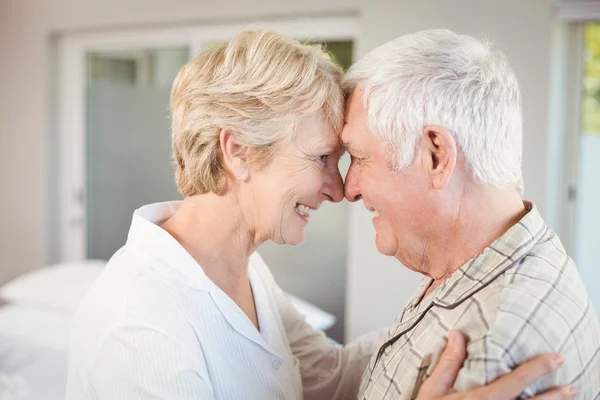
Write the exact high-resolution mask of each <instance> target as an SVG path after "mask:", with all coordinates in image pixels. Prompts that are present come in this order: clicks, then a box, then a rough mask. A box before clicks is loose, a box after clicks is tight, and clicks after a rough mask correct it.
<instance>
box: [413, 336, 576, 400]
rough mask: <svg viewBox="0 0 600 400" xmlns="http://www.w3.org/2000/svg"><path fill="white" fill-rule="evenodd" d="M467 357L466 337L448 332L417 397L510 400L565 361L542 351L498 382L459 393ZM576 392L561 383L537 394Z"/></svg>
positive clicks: (558, 397) (565, 399) (550, 397)
mask: <svg viewBox="0 0 600 400" xmlns="http://www.w3.org/2000/svg"><path fill="white" fill-rule="evenodd" d="M466 356H467V344H466V340H465V337H464V336H463V334H462V333H460V332H458V331H451V332H450V333H449V334H448V344H447V345H446V349H445V350H444V352H443V353H442V356H441V357H440V360H439V361H438V363H437V365H436V366H435V368H434V369H433V372H432V374H431V376H430V377H429V378H428V379H427V380H426V381H425V382H424V383H423V385H422V386H421V389H420V390H419V395H418V396H417V400H433V399H444V400H459V399H468V400H480V399H481V400H484V399H485V400H507V399H514V398H516V397H519V396H520V395H521V393H522V392H523V390H525V388H526V387H527V386H529V385H531V384H533V383H535V382H536V381H537V380H539V379H540V378H542V377H543V376H545V375H548V374H549V373H551V372H553V371H555V370H556V369H558V367H560V366H561V365H562V363H563V360H562V358H561V357H560V356H559V355H558V354H543V355H540V356H537V357H535V358H533V359H531V360H529V361H527V362H525V363H523V364H521V365H520V366H519V367H517V368H516V369H515V370H514V371H511V372H509V373H508V374H506V375H503V376H501V377H500V378H498V379H496V380H495V381H493V382H491V383H489V384H488V385H487V386H483V387H480V388H477V389H473V390H470V391H468V392H462V393H457V392H455V391H454V390H453V389H452V387H453V386H454V381H455V380H456V377H457V375H458V371H459V370H460V368H461V367H462V364H463V362H464V360H465V358H466ZM576 395H577V391H576V389H575V388H574V387H571V386H562V387H558V388H554V389H551V390H548V391H547V392H545V393H542V394H538V395H536V396H535V397H533V399H537V400H570V399H574V398H575V396H576Z"/></svg>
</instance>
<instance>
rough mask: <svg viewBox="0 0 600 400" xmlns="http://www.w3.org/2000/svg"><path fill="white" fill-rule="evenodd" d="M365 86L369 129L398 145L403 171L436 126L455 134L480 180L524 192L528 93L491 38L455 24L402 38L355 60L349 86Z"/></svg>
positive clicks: (398, 163)
mask: <svg viewBox="0 0 600 400" xmlns="http://www.w3.org/2000/svg"><path fill="white" fill-rule="evenodd" d="M359 85H362V87H363V89H364V98H363V102H364V105H365V108H366V110H367V120H368V125H369V128H370V129H371V130H372V131H373V132H374V133H375V134H377V135H379V136H380V137H382V138H383V139H384V140H385V141H386V142H388V143H389V144H390V145H391V149H392V155H393V159H392V161H393V165H394V168H395V169H396V170H398V171H399V170H401V169H402V168H405V167H406V166H408V165H410V164H411V163H412V161H413V158H414V153H415V148H416V146H417V144H418V141H419V139H420V137H421V134H422V131H423V128H424V126H426V125H432V124H436V125H441V126H444V127H445V128H446V129H448V130H450V131H451V132H452V134H453V135H454V137H455V138H456V141H457V143H458V145H459V146H460V148H461V150H462V152H463V154H464V155H465V158H466V160H467V163H468V164H469V166H470V169H471V172H472V176H473V179H474V180H475V181H476V182H478V183H482V184H489V185H494V186H498V187H514V188H517V189H518V190H520V191H522V189H523V178H522V171H521V158H522V135H523V128H522V113H521V93H520V89H519V84H518V82H517V79H516V77H515V74H514V72H513V71H512V69H511V67H510V66H509V64H508V62H507V59H506V57H505V56H504V55H503V54H502V53H500V52H499V51H494V50H492V46H491V44H490V43H488V42H486V41H482V40H478V39H476V38H473V37H470V36H466V35H458V34H456V33H454V32H452V31H449V30H426V31H420V32H417V33H414V34H412V35H406V36H402V37H400V38H397V39H394V40H392V41H390V42H388V43H386V44H384V45H382V46H379V47H377V48H376V49H374V50H372V51H371V52H370V53H369V54H367V55H366V56H365V57H363V58H362V59H361V60H360V61H358V62H357V63H356V64H354V66H353V67H352V68H351V69H350V71H349V72H348V73H347V74H346V77H345V78H344V81H343V86H344V90H345V91H346V93H349V92H351V91H352V90H354V88H356V87H357V86H359Z"/></svg>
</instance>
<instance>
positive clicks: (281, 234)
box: [250, 112, 344, 245]
mask: <svg viewBox="0 0 600 400" xmlns="http://www.w3.org/2000/svg"><path fill="white" fill-rule="evenodd" d="M341 154H342V150H341V145H340V141H339V137H338V135H337V134H336V133H335V132H334V131H333V129H332V128H331V127H330V126H329V124H327V123H326V121H325V117H324V115H323V113H322V112H318V113H315V114H313V115H311V116H308V117H305V118H304V119H303V120H302V121H301V123H300V124H299V126H298V131H297V132H296V134H295V135H294V137H293V138H292V139H290V140H288V141H286V142H285V143H283V144H282V145H281V147H280V148H279V149H278V150H277V153H276V154H275V155H274V156H273V158H272V159H271V160H270V162H269V163H268V164H266V165H263V166H261V167H257V168H253V170H252V172H251V177H252V178H251V185H250V186H251V189H250V190H251V191H252V197H253V202H252V203H253V204H251V206H250V207H252V215H253V217H254V221H255V224H254V225H255V227H256V230H257V233H259V235H260V236H261V237H264V238H267V239H270V240H272V241H274V242H275V243H279V244H291V245H296V244H299V243H301V242H302V241H303V240H304V228H305V227H306V225H307V224H308V222H309V221H310V214H311V212H312V211H314V210H316V209H318V208H319V206H320V205H321V203H322V202H323V201H325V200H326V201H332V202H336V203H337V202H340V201H341V200H342V199H343V198H344V194H343V192H344V190H343V182H342V177H341V175H340V171H339V169H338V162H339V159H340V156H341Z"/></svg>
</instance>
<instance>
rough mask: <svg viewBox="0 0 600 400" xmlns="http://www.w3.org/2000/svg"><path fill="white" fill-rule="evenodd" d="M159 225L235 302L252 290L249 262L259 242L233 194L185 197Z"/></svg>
mask: <svg viewBox="0 0 600 400" xmlns="http://www.w3.org/2000/svg"><path fill="white" fill-rule="evenodd" d="M160 226H161V227H162V228H163V229H164V230H165V231H167V232H168V233H169V234H171V236H173V237H174V238H175V239H176V240H177V241H178V242H179V243H180V244H181V245H182V246H183V248H184V249H185V250H186V251H187V252H188V253H189V254H190V255H191V256H192V257H193V258H194V259H195V260H196V261H197V262H198V264H200V266H201V267H202V269H203V270H204V273H205V274H206V275H207V276H208V277H209V278H210V279H211V280H212V281H213V282H214V283H215V284H216V285H217V286H218V287H219V288H221V290H223V291H224V292H225V293H226V294H227V295H228V296H229V297H231V298H232V299H233V300H234V301H236V302H237V301H238V300H239V299H243V298H246V297H247V296H248V294H249V293H251V288H250V282H249V278H248V261H249V258H250V255H251V254H252V253H253V252H254V251H255V250H256V248H257V247H258V246H259V245H260V244H261V243H262V242H260V241H259V240H257V236H256V235H255V233H254V232H253V230H252V228H250V227H249V226H248V223H247V220H246V218H245V217H244V214H243V212H242V209H241V207H240V205H239V202H238V201H237V198H236V196H235V194H234V193H230V194H226V195H223V196H218V195H216V194H212V193H210V194H203V195H198V196H193V197H189V198H186V199H185V200H184V201H183V203H182V205H181V207H180V208H179V209H178V210H177V211H176V212H175V214H173V215H172V216H171V217H170V218H169V219H167V220H165V221H163V222H162V223H161V224H160ZM238 304H239V303H238Z"/></svg>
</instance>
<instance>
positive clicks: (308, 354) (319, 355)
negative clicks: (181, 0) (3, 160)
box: [67, 31, 520, 400]
mask: <svg viewBox="0 0 600 400" xmlns="http://www.w3.org/2000/svg"><path fill="white" fill-rule="evenodd" d="M341 78H342V71H341V70H340V68H339V67H337V66H336V65H335V64H333V63H332V62H331V61H330V59H329V57H328V56H327V55H326V54H325V53H323V51H322V50H321V49H320V48H319V47H313V46H308V45H302V44H300V43H298V42H296V41H293V40H290V39H287V38H285V37H283V36H281V35H278V34H275V33H272V32H268V31H248V32H244V33H241V34H240V35H238V36H237V37H236V38H234V39H233V40H232V41H231V42H230V43H228V44H226V45H221V46H217V47H214V48H211V49H209V50H207V51H205V52H203V53H201V54H199V55H198V56H197V57H196V58H194V59H193V60H191V61H190V62H189V63H188V64H187V65H186V66H185V67H184V68H183V69H182V70H181V71H180V73H179V75H178V76H177V78H176V81H175V83H174V85H173V90H172V96H171V108H172V114H173V125H172V143H173V155H174V160H175V168H176V174H175V175H176V183H177V186H178V188H179V191H180V192H181V194H182V195H183V197H184V200H183V201H179V202H171V203H163V204H153V205H147V206H144V207H142V208H140V209H139V210H137V211H136V212H135V213H134V216H133V221H132V224H131V229H130V232H129V237H128V240H127V243H126V244H125V246H124V247H123V248H122V249H121V250H119V251H118V252H117V253H116V254H115V255H114V256H113V257H112V259H111V260H110V261H109V263H108V265H107V266H106V270H105V271H104V272H103V274H102V275H101V276H100V278H99V279H98V280H97V282H96V283H95V284H94V286H93V287H92V289H91V290H90V292H89V294H88V295H87V297H86V299H85V300H84V302H83V303H82V305H81V307H80V309H79V311H78V313H77V316H76V318H75V321H74V325H73V331H72V337H71V344H70V356H69V377H68V394H67V398H68V399H70V400H85V399H107V400H108V399H110V400H117V399H127V400H135V399H209V398H216V399H257V400H258V399H260V400H268V399H284V398H285V399H301V398H303V397H304V398H307V399H309V398H315V399H332V398H353V397H356V393H357V391H358V385H359V383H360V377H361V375H362V373H363V370H364V368H365V365H366V364H367V362H368V360H369V358H370V356H371V355H372V354H373V352H374V351H375V350H376V349H377V348H378V346H379V345H380V344H381V343H382V340H383V336H379V335H374V336H372V337H371V338H366V339H364V340H362V341H359V342H357V343H354V344H351V345H349V346H346V347H344V348H340V347H336V346H333V345H332V344H330V343H329V342H328V341H327V339H326V337H325V335H324V334H323V333H320V332H316V331H314V330H313V329H312V328H311V327H310V326H309V325H308V324H307V323H306V322H305V321H304V318H303V317H301V316H300V315H299V314H298V313H297V311H296V310H295V309H294V307H293V306H292V304H291V303H290V301H289V299H288V298H287V296H286V295H285V294H284V293H283V291H282V290H281V289H280V288H279V287H278V286H277V284H276V283H275V282H274V280H273V277H272V275H271V273H270V272H269V269H268V268H267V266H266V265H265V263H264V262H263V260H262V259H261V258H260V256H259V255H258V254H257V253H256V252H255V251H256V249H257V248H258V247H259V246H260V245H261V244H262V243H264V242H265V241H267V240H272V241H274V242H276V243H279V244H291V245H295V244H298V243H300V242H301V241H302V240H303V238H304V230H305V227H306V225H307V224H308V223H309V221H310V216H311V213H312V212H313V211H315V210H317V209H318V208H319V206H320V205H321V203H322V202H323V201H331V202H339V201H341V200H342V198H343V186H342V178H341V176H340V173H339V171H338V166H337V165H338V160H339V157H340V155H341V149H340V142H339V138H338V135H339V133H340V131H341V129H342V125H343V100H344V99H343V95H342V91H341V89H340V86H339V84H340V80H341ZM460 362H461V360H459V364H460ZM451 380H452V379H451V378H450V381H451ZM446 381H447V379H445V380H444V382H446ZM446 385H447V383H446ZM517 386H520V384H518V385H517ZM504 387H508V386H507V385H506V384H505V386H504ZM517 393H518V392H517ZM430 394H431V396H434V395H437V394H443V393H436V392H435V391H432V392H430Z"/></svg>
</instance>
